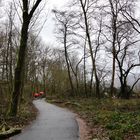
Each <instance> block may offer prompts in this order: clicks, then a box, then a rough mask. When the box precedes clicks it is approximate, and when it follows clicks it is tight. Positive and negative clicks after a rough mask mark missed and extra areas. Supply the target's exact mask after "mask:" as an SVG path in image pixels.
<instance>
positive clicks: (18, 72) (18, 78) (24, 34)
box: [9, 0, 41, 116]
mask: <svg viewBox="0 0 140 140" xmlns="http://www.w3.org/2000/svg"><path fill="white" fill-rule="evenodd" d="M40 2H41V0H37V1H36V2H35V3H34V5H33V7H32V8H31V9H30V11H29V1H28V0H22V4H23V11H22V14H23V16H22V18H23V23H22V29H21V39H20V47H19V53H18V61H17V66H16V69H15V79H14V81H15V82H14V91H13V94H12V101H11V108H10V113H9V114H10V115H11V116H16V115H17V111H18V103H19V97H20V93H21V84H22V73H23V70H24V63H25V55H26V49H27V40H28V28H29V24H30V21H31V19H32V17H33V14H34V12H35V10H36V9H37V7H38V6H39V4H40Z"/></svg>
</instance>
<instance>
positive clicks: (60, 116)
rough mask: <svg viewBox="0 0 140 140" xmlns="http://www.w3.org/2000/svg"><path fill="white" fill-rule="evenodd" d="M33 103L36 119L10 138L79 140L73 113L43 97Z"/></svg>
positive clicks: (23, 139) (13, 139) (21, 139)
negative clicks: (36, 114)
mask: <svg viewBox="0 0 140 140" xmlns="http://www.w3.org/2000/svg"><path fill="white" fill-rule="evenodd" d="M33 103H34V105H35V106H36V108H37V109H38V110H39V114H38V117H37V119H36V120H35V121H34V122H33V123H32V124H31V125H30V126H28V127H27V128H26V129H25V130H24V131H23V132H22V133H21V134H19V135H16V136H14V137H12V138H11V139H10V140H79V136H78V135H79V134H78V133H79V131H78V124H77V122H76V120H75V116H74V114H73V113H71V112H69V111H67V110H66V109H62V108H60V107H57V106H55V105H52V104H49V103H46V102H45V101H44V100H43V99H40V100H35V101H34V102H33Z"/></svg>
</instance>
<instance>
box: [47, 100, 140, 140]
mask: <svg viewBox="0 0 140 140" xmlns="http://www.w3.org/2000/svg"><path fill="white" fill-rule="evenodd" d="M48 101H49V102H51V103H54V104H57V105H59V106H61V107H66V108H69V109H70V110H72V111H73V112H75V113H77V114H79V116H80V117H81V118H82V120H85V121H84V123H85V122H86V123H87V126H88V133H87V132H86V134H88V135H89V137H87V140H94V139H95V140H140V99H130V100H119V99H101V100H95V99H86V98H85V99H68V100H64V99H61V100H59V99H50V100H48ZM78 118H79V117H78ZM82 123H83V122H82ZM82 123H80V124H82ZM83 126H84V125H83ZM89 128H90V129H89ZM84 130H85V129H84ZM86 130H87V129H86Z"/></svg>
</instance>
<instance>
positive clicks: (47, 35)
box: [40, 0, 68, 44]
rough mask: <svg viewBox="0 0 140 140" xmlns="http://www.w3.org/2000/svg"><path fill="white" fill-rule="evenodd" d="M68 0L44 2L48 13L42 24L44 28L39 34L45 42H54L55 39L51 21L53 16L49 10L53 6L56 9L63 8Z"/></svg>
mask: <svg viewBox="0 0 140 140" xmlns="http://www.w3.org/2000/svg"><path fill="white" fill-rule="evenodd" d="M67 1H68V0H49V1H48V2H47V3H46V8H45V9H46V12H47V13H48V16H47V21H46V24H45V26H44V28H43V29H42V31H41V33H40V36H41V37H42V39H43V41H45V42H46V43H51V44H54V41H55V35H54V34H53V32H54V26H55V25H54V21H53V19H52V18H53V16H52V13H51V10H52V9H53V8H57V9H61V8H63V7H64V6H65V5H66V3H67Z"/></svg>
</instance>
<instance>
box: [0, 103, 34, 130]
mask: <svg viewBox="0 0 140 140" xmlns="http://www.w3.org/2000/svg"><path fill="white" fill-rule="evenodd" d="M7 108H8V104H7V102H3V103H1V108H0V132H4V131H6V130H8V129H9V128H21V129H22V128H24V127H25V126H27V125H29V124H30V123H31V122H32V121H33V120H35V118H36V116H37V109H36V108H35V107H34V105H33V104H32V103H31V102H29V103H27V102H23V103H22V105H20V108H19V112H18V114H17V117H8V116H7V115H6V112H7V111H6V110H7Z"/></svg>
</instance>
